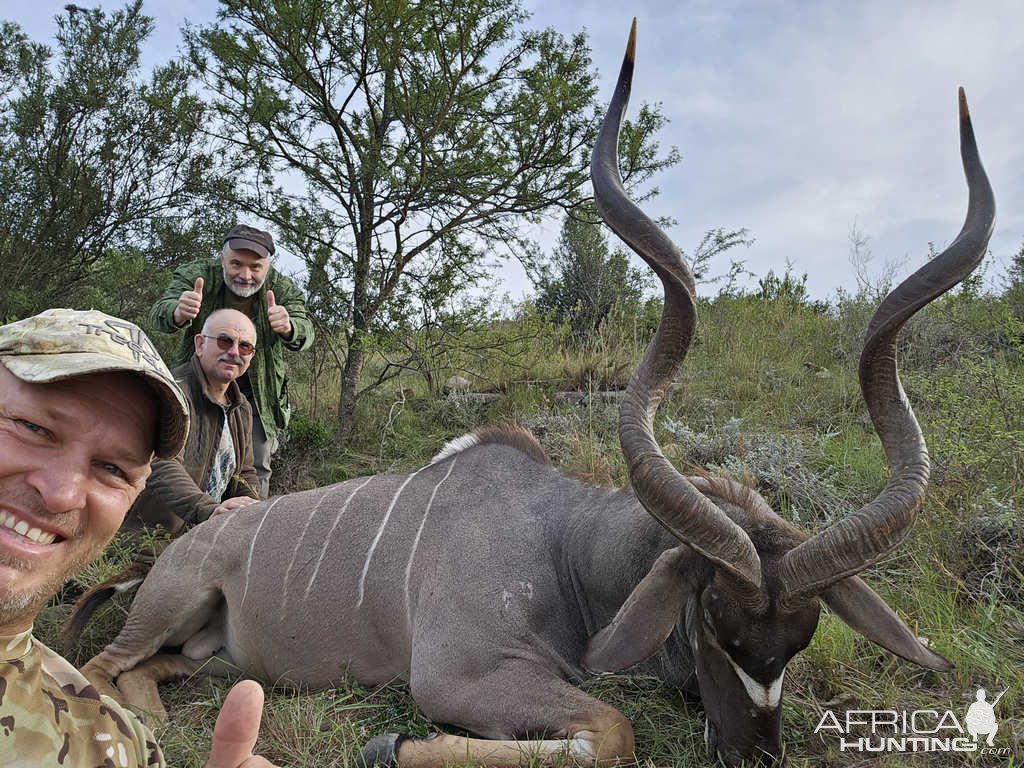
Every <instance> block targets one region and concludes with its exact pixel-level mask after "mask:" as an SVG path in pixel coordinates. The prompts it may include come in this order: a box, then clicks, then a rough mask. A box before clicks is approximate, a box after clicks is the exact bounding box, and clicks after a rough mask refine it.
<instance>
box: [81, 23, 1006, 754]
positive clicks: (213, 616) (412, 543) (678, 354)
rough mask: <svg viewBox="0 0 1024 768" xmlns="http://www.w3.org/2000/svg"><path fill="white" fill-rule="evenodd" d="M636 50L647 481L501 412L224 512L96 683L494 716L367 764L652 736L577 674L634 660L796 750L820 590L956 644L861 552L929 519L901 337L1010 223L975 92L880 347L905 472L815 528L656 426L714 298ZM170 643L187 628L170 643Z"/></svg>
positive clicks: (610, 155)
mask: <svg viewBox="0 0 1024 768" xmlns="http://www.w3.org/2000/svg"><path fill="white" fill-rule="evenodd" d="M634 25H635V22H634ZM634 51H635V26H634V30H633V31H632V32H631V33H630V38H629V43H628V47H627V50H626V55H625V59H624V61H623V64H622V70H621V73H620V75H619V80H618V84H617V86H616V90H615V95H614V98H613V99H612V102H611V106H610V107H609V110H608V114H607V116H606V117H605V120H604V124H603V126H602V128H601V132H600V136H599V138H598V140H597V146H596V148H595V149H594V154H593V159H592V163H591V176H592V179H593V185H594V193H595V195H596V198H597V202H598V204H599V207H600V211H601V215H602V217H603V218H604V220H605V222H607V224H608V225H609V226H610V227H611V228H612V229H613V230H614V231H615V232H616V233H617V234H618V236H619V237H621V238H622V239H623V240H624V241H625V242H626V243H628V244H629V246H630V247H631V248H633V250H634V251H636V252H637V253H638V254H639V255H640V256H641V257H642V258H643V259H644V260H645V261H646V262H647V263H648V264H649V265H650V267H651V269H653V270H654V271H655V272H656V273H657V275H658V277H659V278H660V279H661V282H662V283H663V285H664V291H665V306H664V312H663V315H662V318H661V323H660V325H659V327H658V330H657V332H656V333H655V336H654V339H653V341H652V342H651V343H650V346H649V347H648V348H647V351H646V353H645V355H644V357H643V360H642V361H641V363H640V364H639V367H638V369H637V371H636V373H635V375H634V376H633V379H632V381H631V382H630V384H629V388H628V391H627V392H626V396H625V398H624V400H623V402H622V407H621V412H620V426H619V431H620V437H621V444H622V450H623V452H624V455H625V457H626V460H627V463H628V467H629V477H630V481H631V484H632V489H633V490H632V492H631V491H629V490H621V489H615V488H600V487H594V486H591V485H588V484H586V483H583V482H580V481H579V480H576V479H574V478H572V477H567V476H566V475H564V474H562V473H561V472H559V471H558V470H557V469H555V468H553V467H552V466H550V464H549V462H548V460H547V458H546V457H545V456H544V453H543V451H542V450H541V448H540V446H539V445H538V444H537V442H536V440H535V439H534V438H533V437H532V436H531V435H530V434H529V433H528V432H526V431H524V430H519V429H515V428H504V429H501V428H496V429H485V430H479V431H477V432H476V433H474V434H472V435H468V436H465V437H462V438H459V439H457V440H454V441H452V442H451V443H449V444H448V445H447V446H446V447H445V448H444V450H442V451H441V453H439V454H438V455H437V457H436V458H435V459H434V460H433V461H432V462H431V463H430V464H428V465H427V466H425V467H423V468H421V469H418V470H416V471H415V472H413V473H412V474H404V475H377V476H373V477H362V478H357V479H354V480H348V481H346V482H343V483H339V484H337V485H332V486H329V487H327V488H318V489H315V490H310V491H303V492H301V493H293V494H289V495H287V496H281V497H278V498H274V499H271V500H269V501H267V502H263V503H261V504H257V505H253V506H250V507H246V508H244V509H243V510H239V511H237V512H235V513H234V514H230V515H226V516H221V517H216V518H213V519H211V520H209V521H208V522H206V523H203V524H202V525H200V526H198V527H196V528H195V529H193V530H192V531H190V532H189V533H188V534H186V535H185V536H183V537H181V538H180V539H178V540H177V541H175V542H174V543H173V544H172V545H171V546H170V547H169V548H168V549H167V550H166V552H165V553H164V554H163V555H162V556H161V557H160V558H159V560H158V561H157V562H156V564H155V566H154V567H153V569H152V571H151V572H150V573H149V575H148V577H147V578H146V579H145V582H144V583H143V584H142V586H141V587H140V589H139V591H138V594H137V596H136V598H135V601H134V603H133V604H132V607H131V612H130V614H129V616H128V618H127V621H126V623H125V625H124V628H123V629H122V630H121V633H120V634H119V635H118V636H117V638H116V639H115V640H114V641H113V642H112V643H111V644H110V645H108V646H107V647H106V648H105V649H104V650H103V651H102V652H101V653H99V654H98V655H97V656H96V657H94V658H93V659H92V660H91V661H90V662H89V663H88V664H87V665H86V666H85V667H84V670H83V671H84V672H85V673H86V674H87V675H88V676H89V677H90V679H91V680H92V681H93V682H94V683H96V684H97V686H98V687H100V688H101V689H102V690H104V691H108V692H112V693H114V694H115V695H118V694H120V695H121V696H122V698H123V699H126V700H128V701H129V702H130V703H132V704H133V705H136V706H138V707H141V708H142V709H145V710H149V711H153V712H155V713H157V714H158V715H162V716H165V712H164V710H163V707H162V706H161V704H160V699H159V695H158V693H157V688H156V683H157V682H158V681H160V680H164V679H168V678H171V677H175V676H181V675H186V674H191V673H192V672H194V671H196V670H198V669H203V670H204V671H207V672H211V673H214V674H223V673H226V672H227V671H229V670H234V669H236V668H237V669H240V670H242V671H243V672H244V673H245V674H247V675H254V676H257V677H259V678H261V679H263V680H265V681H267V682H271V683H278V682H281V681H290V682H292V683H295V684H297V685H300V686H302V687H307V688H309V689H319V688H325V687H329V686H331V685H332V684H334V683H336V682H337V681H339V680H340V679H342V678H343V677H344V676H345V675H351V676H352V677H354V678H355V679H356V680H358V681H360V682H361V683H363V684H366V685H376V684H379V683H386V682H388V681H394V680H400V681H406V682H408V685H409V688H410V690H411V693H412V696H413V698H414V699H415V700H416V703H417V704H418V705H419V707H420V709H422V711H423V713H424V714H425V715H426V716H427V717H429V718H430V719H432V720H434V721H437V722H440V723H448V724H451V725H453V726H457V727H458V728H461V729H464V730H465V731H468V732H470V733H472V734H474V736H473V737H465V736H452V735H446V734H440V735H436V736H433V737H431V738H429V739H412V738H404V737H402V736H399V735H397V734H386V735H380V736H376V737H374V738H373V739H371V741H370V743H369V744H367V746H366V748H365V749H364V751H363V756H364V759H365V761H366V762H367V763H368V764H373V763H380V764H397V765H399V766H402V768H409V767H410V766H411V767H413V768H417V767H418V766H431V767H433V766H441V765H443V764H445V763H447V762H456V763H462V762H465V761H467V760H470V761H473V762H475V763H477V764H485V765H516V764H523V765H526V764H536V763H538V762H539V763H553V762H558V761H561V760H565V759H566V758H567V757H571V758H574V759H576V760H577V761H579V762H582V763H588V764H594V763H598V764H602V765H608V764H613V763H615V762H629V761H631V760H632V759H633V753H634V742H633V731H632V727H631V725H630V723H629V721H627V720H626V718H625V717H624V716H623V715H622V714H621V713H620V712H618V711H617V710H616V709H614V708H613V707H611V706H609V705H608V704H605V703H603V702H600V701H598V700H597V699H595V698H593V697H591V696H589V695H587V694H585V693H583V692H582V691H581V690H579V689H578V688H576V687H575V685H574V683H577V682H578V681H580V680H582V679H584V678H587V677H589V676H592V675H593V674H595V673H599V672H606V671H617V670H623V669H630V670H636V671H638V672H643V673H646V674H650V675H654V676H656V677H658V678H660V679H661V680H664V681H666V682H668V683H670V684H673V685H677V686H679V687H680V688H682V689H684V690H685V691H687V692H689V693H691V694H693V695H696V696H699V697H700V699H701V701H702V703H703V707H704V710H705V712H706V716H707V729H706V734H707V736H706V738H707V742H708V747H709V749H710V750H711V755H712V756H714V755H717V756H718V758H719V759H720V760H722V761H723V762H725V763H726V764H729V765H736V764H738V763H740V762H741V761H744V760H752V761H768V762H770V761H774V760H776V759H779V758H780V757H781V755H782V742H781V737H780V712H781V706H780V699H781V696H782V688H783V678H784V674H785V670H786V664H787V663H788V662H789V660H790V659H791V658H792V657H793V656H794V655H795V654H797V653H798V652H799V651H800V650H801V649H803V648H805V647H806V646H807V645H808V643H810V641H811V637H812V636H813V635H814V630H815V627H816V626H817V623H818V614H819V610H820V605H821V603H822V602H824V603H826V604H827V605H828V606H829V607H830V608H831V609H832V611H834V612H835V613H836V614H837V615H838V616H839V617H841V618H842V620H843V621H845V622H846V623H847V624H848V625H849V626H850V627H852V628H853V629H854V630H856V631H857V632H859V633H860V634H862V635H863V636H864V637H866V638H868V639H869V640H871V641H872V642H874V643H877V644H878V645H880V646H882V647H884V648H887V649H888V650H890V651H891V652H892V653H894V654H896V655H898V656H901V657H903V658H904V659H907V660H908V661H911V662H913V663H915V664H918V665H920V666H922V667H926V668H928V669H933V670H943V671H945V670H949V669H951V665H950V663H949V662H948V661H946V659H944V658H943V657H942V656H939V655H938V654H937V653H935V652H933V651H931V650H929V649H928V648H927V647H925V645H924V644H923V643H922V642H920V641H919V640H918V639H917V638H916V637H915V635H914V633H913V632H912V631H911V630H910V629H909V628H908V627H907V625H906V624H904V623H903V621H902V620H901V619H900V618H899V617H897V615H896V614H895V613H894V612H893V611H892V610H891V609H890V608H889V607H888V606H887V605H886V604H885V603H884V602H883V601H882V600H881V598H879V597H878V596H877V595H876V594H875V593H874V592H873V591H872V590H871V588H870V587H868V586H867V585H866V584H865V583H864V582H863V581H861V580H860V579H859V578H858V577H857V576H856V574H857V573H859V572H860V571H862V570H863V569H865V568H867V567H868V566H870V565H872V564H873V563H876V562H878V560H880V559H881V558H883V557H885V555H886V554H887V553H888V552H890V551H892V550H893V549H894V548H895V547H896V546H898V545H899V543H900V542H901V541H902V540H903V538H904V537H905V536H906V535H907V534H908V533H909V531H910V529H911V527H912V526H913V523H914V519H915V516H916V513H917V510H918V509H919V507H920V506H921V502H922V499H923V497H924V493H925V488H926V485H927V480H928V455H927V451H926V448H925V444H924V439H923V437H922V433H921V430H920V428H919V427H918V424H917V421H916V420H915V418H914V414H913V412H912V411H911V408H910V405H909V404H908V402H907V399H906V397H905V395H904V392H903V388H902V386H901V384H900V380H899V378H898V376H897V372H896V336H897V334H898V332H899V330H900V328H901V327H902V326H903V324H904V323H905V322H906V321H907V319H908V318H909V317H910V316H911V315H913V314H914V313H915V312H917V311H918V310H919V309H921V308H922V307H924V306H925V305H926V304H928V303H929V302H930V301H932V300H933V299H935V298H936V297H938V296H939V295H941V294H942V293H944V292H945V291H947V290H949V289H950V288H951V287H953V286H954V285H956V284H957V283H959V282H960V281H961V280H963V279H964V278H965V277H966V276H967V275H968V274H970V273H971V271H972V270H973V269H974V268H975V266H977V264H978V262H979V261H980V259H981V257H982V255H983V254H984V253H985V249H986V244H987V242H988V238H989V235H990V233H991V230H992V225H993V220H994V203H993V198H992V192H991V189H990V187H989V184H988V181H987V179H986V176H985V172H984V170H983V169H982V166H981V163H980V161H979V159H978V154H977V149H976V146H975V140H974V134H973V130H972V127H971V122H970V116H969V114H968V110H967V103H966V101H965V99H964V95H963V91H962V90H961V92H960V136H961V147H960V149H961V154H962V158H963V165H964V171H965V174H966V177H967V185H968V188H969V193H970V200H969V204H968V211H967V217H966V223H965V224H964V227H963V230H962V231H961V232H960V234H959V235H958V236H957V238H956V240H955V241H954V242H953V243H952V244H951V245H950V246H949V247H948V248H947V249H946V250H945V251H943V252H942V253H941V254H940V255H938V256H936V257H935V258H934V259H932V260H931V261H930V262H929V263H928V264H927V265H925V266H924V267H922V268H921V269H920V270H918V271H917V273H916V274H914V275H913V276H911V277H910V278H908V279H907V280H906V281H905V282H904V283H903V284H901V285H900V286H899V287H898V288H896V290H894V291H893V292H892V293H891V294H890V295H889V296H888V297H886V299H885V300H884V301H883V302H882V303H881V305H880V307H879V308H878V310H877V312H876V313H875V315H874V317H873V318H872V320H871V323H870V326H869V327H868V331H867V338H866V342H865V347H864V352H863V355H862V356H861V361H860V382H861V387H862V389H863V393H864V399H865V401H866V404H867V408H868V410H869V411H870V414H871V418H872V420H873V422H874V426H875V429H876V430H877V432H878V435H879V437H880V439H881V441H882V444H883V446H884V448H885V453H886V457H887V459H888V463H889V469H890V473H891V478H890V480H889V481H888V483H887V484H886V485H885V488H884V489H883V490H882V491H881V492H880V493H879V494H878V496H877V498H876V499H874V500H873V501H871V502H870V503H869V504H867V505H865V506H864V507H863V508H861V509H859V510H857V511H856V512H854V513H853V514H851V515H849V516H848V517H846V518H844V519H842V520H840V521H838V522H836V523H835V524H833V525H831V526H830V527H828V528H827V529H825V530H822V531H821V532H819V533H817V534H815V535H814V536H808V534H806V533H804V532H802V531H800V530H799V529H797V528H796V527H794V526H793V525H792V524H790V523H789V522H787V521H786V520H784V519H782V518H781V517H779V516H778V515H776V514H775V513H774V512H773V511H772V510H771V509H770V508H769V507H768V505H767V503H766V502H765V501H764V499H762V498H761V496H760V495H758V494H757V493H756V492H755V491H753V490H751V489H749V488H746V487H744V486H742V485H740V484H739V483H736V482H734V481H732V480H727V479H720V478H719V479H708V478H704V477H689V478H688V477H684V476H683V475H681V474H679V473H678V472H677V471H676V470H675V469H674V468H673V467H672V465H671V464H670V463H669V462H668V461H667V460H666V459H665V457H664V456H663V455H662V453H661V451H660V450H659V448H658V445H657V443H656V442H655V439H654V436H653V429H652V424H653V420H654V414H655V411H656V410H657V408H658V404H659V403H660V402H661V400H662V398H663V397H664V395H665V392H666V390H667V388H668V387H669V385H670V384H671V383H672V381H673V378H674V376H675V375H676V373H677V372H678V370H679V367H680V364H681V363H682V361H683V358H684V357H685V355H686V351H687V348H688V347H689V344H690V340H691V337H692V335H693V330H694V323H695V319H696V318H695V310H694V282H693V276H692V274H691V273H690V270H689V268H688V267H687V265H686V264H685V262H684V261H683V259H682V256H681V254H680V252H679V250H678V249H677V248H676V247H675V246H674V245H673V244H672V243H671V242H670V241H669V239H668V237H667V236H666V235H665V234H664V233H663V232H662V231H661V230H660V229H659V228H658V227H657V226H656V225H655V224H654V223H653V222H652V221H651V220H650V219H649V218H648V217H647V216H646V215H645V214H644V213H643V212H642V211H641V210H640V209H639V208H637V207H636V206H635V205H634V204H633V203H632V202H631V201H630V200H629V198H628V197H627V194H626V192H625V190H624V188H623V185H622V182H621V179H620V177H619V172H618V158H617V146H616V145H617V137H618V132H619V127H620V124H621V121H622V117H623V113H624V111H625V108H626V103H627V100H628V98H629V90H630V83H631V80H632V71H633V61H634ZM634 494H635V495H634ZM164 646H182V648H181V653H180V654H178V655H170V654H164V655H160V650H161V648H162V647H164ZM114 681H116V688H114V687H113V685H114Z"/></svg>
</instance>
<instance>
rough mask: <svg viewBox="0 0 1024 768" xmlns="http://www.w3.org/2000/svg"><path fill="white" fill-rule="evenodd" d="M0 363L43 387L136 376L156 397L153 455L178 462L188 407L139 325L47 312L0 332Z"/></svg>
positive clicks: (68, 311) (95, 315) (76, 312)
mask: <svg viewBox="0 0 1024 768" xmlns="http://www.w3.org/2000/svg"><path fill="white" fill-rule="evenodd" d="M0 363H3V365H4V366H5V367H6V368H7V370H9V371H10V372H11V373H13V374H14V375H15V376H17V377H18V378H19V379H21V380H22V381H26V382H29V383H32V384H42V383H45V382H49V381H61V380H62V379H70V378H74V377H75V376H84V375H86V374H90V373H111V372H116V371H125V372H127V373H136V374H138V375H139V376H141V377H142V378H143V379H144V380H145V382H146V383H147V384H148V385H149V388H150V390H152V392H153V394H154V395H156V400H157V407H158V410H159V417H160V423H159V427H158V431H157V436H156V437H157V440H156V455H157V456H159V457H160V458H171V457H173V456H177V455H178V452H179V451H180V450H181V447H182V445H184V443H185V438H186V437H187V435H188V404H187V403H186V401H185V396H184V394H182V392H181V389H180V388H179V387H178V385H177V384H176V383H175V381H174V377H173V376H172V375H171V372H170V371H169V370H168V369H167V365H166V364H165V363H164V361H163V360H162V359H161V358H160V353H158V352H157V351H156V347H154V346H153V342H151V341H150V340H149V337H148V336H146V334H145V333H143V332H142V329H140V328H139V327H138V326H137V325H134V324H133V323H129V322H128V321H127V320H121V319H119V318H116V317H111V316H110V315H105V314H103V313H102V312H96V311H94V310H86V311H80V310H76V309H48V310H46V311H45V312H40V313H39V314H38V315H35V316H33V317H29V318H26V319H25V320H19V321H18V322H15V323H10V324H8V325H4V326H0Z"/></svg>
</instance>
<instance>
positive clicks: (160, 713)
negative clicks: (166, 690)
mask: <svg viewBox="0 0 1024 768" xmlns="http://www.w3.org/2000/svg"><path fill="white" fill-rule="evenodd" d="M204 663H205V662H204V661H197V660H196V659H190V658H188V657H186V656H180V655H174V656H171V655H159V656H154V657H153V658H151V659H146V661H144V662H142V663H141V664H139V665H138V666H137V667H135V668H133V669H130V670H129V671H127V672H123V673H121V675H120V677H118V678H117V687H118V688H119V689H120V691H121V694H122V695H123V696H124V698H125V700H126V702H127V703H128V705H129V706H131V707H132V708H133V709H135V710H138V711H141V712H142V713H144V714H145V715H147V716H149V717H153V718H156V719H157V720H159V721H160V722H161V723H166V722H167V710H166V709H165V708H164V704H163V702H162V701H161V700H160V691H159V690H158V688H157V685H158V684H159V683H162V682H163V681H165V680H175V679H178V678H182V677H188V676H190V675H193V674H195V673H196V672H197V671H199V669H200V668H202V666H203V664H204Z"/></svg>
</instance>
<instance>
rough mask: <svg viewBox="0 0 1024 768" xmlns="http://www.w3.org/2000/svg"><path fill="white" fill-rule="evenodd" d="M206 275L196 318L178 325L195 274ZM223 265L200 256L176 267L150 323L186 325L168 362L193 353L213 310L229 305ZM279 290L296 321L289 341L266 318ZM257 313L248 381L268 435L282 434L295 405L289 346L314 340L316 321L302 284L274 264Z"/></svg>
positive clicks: (168, 327) (165, 327) (161, 327)
mask: <svg viewBox="0 0 1024 768" xmlns="http://www.w3.org/2000/svg"><path fill="white" fill-rule="evenodd" d="M197 277H201V278H203V305H202V307H201V308H200V310H199V314H198V315H197V316H196V318H195V319H194V320H193V321H192V322H191V323H189V324H188V325H186V326H184V328H179V327H178V326H176V325H175V324H174V309H175V307H177V306H178V299H179V298H180V297H181V294H182V293H184V292H185V291H191V290H192V288H193V286H194V285H195V282H196V278H197ZM226 290H227V287H226V286H225V285H224V270H223V268H222V266H221V260H220V258H219V257H214V258H212V259H200V260H199V261H193V262H190V263H189V264H184V265H182V266H180V267H178V268H177V269H176V270H174V275H173V276H172V277H171V282H170V284H169V285H168V286H167V289H166V290H165V291H164V292H163V295H162V296H161V297H160V298H159V299H158V300H157V302H156V303H155V304H154V305H153V308H152V309H151V310H150V311H149V324H150V325H151V326H152V327H153V328H154V329H156V330H158V331H163V332H164V333H177V332H179V331H181V330H184V331H185V333H184V334H183V335H182V339H181V343H180V344H179V345H178V349H177V351H176V352H175V354H174V357H173V358H172V359H171V360H170V361H169V362H170V365H171V366H172V367H173V366H177V365H181V364H182V363H185V362H187V361H188V360H189V358H191V357H192V353H193V352H194V351H195V346H194V344H193V341H192V339H193V338H194V337H195V335H196V334H197V333H199V332H201V331H202V329H203V323H205V322H206V318H207V317H209V316H210V313H211V312H213V311H214V310H216V309H223V308H224V292H225V291H226ZM268 290H271V291H273V292H274V301H275V302H276V303H277V304H278V305H280V306H283V307H284V308H285V309H287V310H288V317H289V318H290V320H291V323H292V337H291V338H290V339H288V340H287V341H285V340H284V339H282V338H281V337H280V336H278V335H277V334H276V333H274V332H273V331H272V330H270V321H268V320H267V291H268ZM254 307H257V308H258V309H257V311H256V316H255V317H251V318H250V319H251V320H252V322H253V324H254V325H255V326H256V354H255V355H253V358H252V362H251V363H250V364H249V372H248V375H249V383H250V384H251V385H252V398H251V401H252V406H253V410H254V411H255V413H254V414H253V415H254V418H258V419H259V420H260V423H261V424H263V429H264V431H265V432H266V434H267V437H268V438H272V437H274V436H276V435H277V433H278V432H280V431H282V430H283V429H284V428H285V427H287V426H288V419H289V417H290V415H291V406H290V405H289V403H288V375H287V370H286V368H285V362H284V350H285V349H290V350H293V351H296V352H298V351H302V350H304V349H308V348H309V347H310V346H312V344H313V323H312V321H311V320H310V319H309V316H308V315H307V314H306V304H305V298H304V297H303V295H302V291H300V290H299V288H298V286H296V285H295V283H294V282H293V281H292V280H291V279H289V278H288V277H285V276H284V275H282V274H281V273H280V272H278V271H277V270H275V269H274V268H273V267H271V268H270V270H269V271H268V273H267V279H266V280H265V281H264V283H263V285H262V287H260V290H259V293H257V294H256V302H255V304H254Z"/></svg>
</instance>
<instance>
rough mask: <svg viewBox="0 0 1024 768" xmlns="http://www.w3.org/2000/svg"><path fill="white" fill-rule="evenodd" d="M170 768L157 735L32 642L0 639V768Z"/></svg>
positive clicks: (22, 636) (23, 637)
mask: <svg viewBox="0 0 1024 768" xmlns="http://www.w3.org/2000/svg"><path fill="white" fill-rule="evenodd" d="M15 766H17V767H18V768H20V767H21V766H24V767H25V768H44V766H45V767H46V768H49V766H75V768H78V767H79V766H81V768H93V767H94V766H96V767H99V766H103V767H104V768H134V767H135V766H161V767H162V766H166V763H165V762H164V758H163V754H162V753H161V752H160V747H159V746H157V743H156V739H155V738H154V737H153V734H152V732H151V731H150V730H149V729H148V728H147V727H146V726H144V725H143V724H142V723H141V722H140V721H139V720H138V718H136V717H135V715H133V714H132V713H131V712H129V711H128V710H126V709H125V708H124V707H122V706H120V705H119V704H117V703H116V702H114V701H113V700H112V699H110V698H108V697H107V696H100V695H99V694H98V693H97V692H96V689H95V688H93V687H92V685H90V684H89V681H88V680H86V679H85V678H84V677H83V676H82V675H81V674H80V673H79V672H78V670H77V669H75V668H74V667H73V666H71V664H69V663H68V662H67V661H65V660H64V659H63V658H62V657H61V656H59V655H58V654H56V653H54V652H53V651H51V650H50V649H49V648H47V647H46V646H45V645H43V644H42V643H41V642H39V641H38V640H36V639H35V638H34V637H33V636H32V632H31V630H29V631H28V632H22V633H21V634H20V635H14V636H13V637H0V767H2V768H14V767H15Z"/></svg>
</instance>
